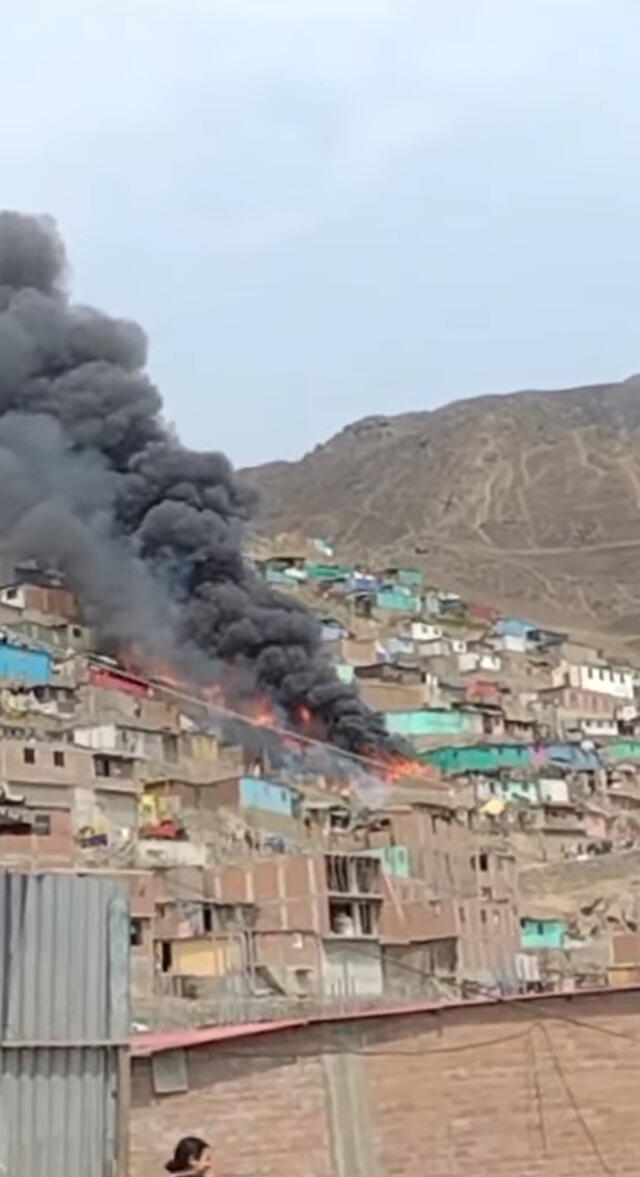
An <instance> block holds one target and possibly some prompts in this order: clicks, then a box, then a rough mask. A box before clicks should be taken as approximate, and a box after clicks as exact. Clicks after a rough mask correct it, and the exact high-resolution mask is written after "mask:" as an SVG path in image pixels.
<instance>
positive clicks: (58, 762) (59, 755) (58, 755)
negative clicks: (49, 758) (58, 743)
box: [53, 752, 64, 768]
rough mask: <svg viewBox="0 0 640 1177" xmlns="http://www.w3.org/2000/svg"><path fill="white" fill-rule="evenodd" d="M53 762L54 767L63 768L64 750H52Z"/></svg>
mask: <svg viewBox="0 0 640 1177" xmlns="http://www.w3.org/2000/svg"><path fill="white" fill-rule="evenodd" d="M53 763H54V764H55V766H56V768H64V752H54V753H53Z"/></svg>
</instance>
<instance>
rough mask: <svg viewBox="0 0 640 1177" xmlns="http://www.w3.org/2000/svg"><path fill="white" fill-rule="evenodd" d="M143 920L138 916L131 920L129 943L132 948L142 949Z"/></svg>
mask: <svg viewBox="0 0 640 1177" xmlns="http://www.w3.org/2000/svg"><path fill="white" fill-rule="evenodd" d="M142 939H143V935H142V920H141V919H139V918H138V917H137V916H132V917H131V919H130V920H129V943H130V944H131V947H132V948H141V947H142Z"/></svg>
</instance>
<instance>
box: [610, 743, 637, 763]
mask: <svg viewBox="0 0 640 1177" xmlns="http://www.w3.org/2000/svg"><path fill="white" fill-rule="evenodd" d="M605 755H607V756H608V757H609V758H610V759H611V760H640V740H612V741H611V743H610V744H607V746H606V748H605Z"/></svg>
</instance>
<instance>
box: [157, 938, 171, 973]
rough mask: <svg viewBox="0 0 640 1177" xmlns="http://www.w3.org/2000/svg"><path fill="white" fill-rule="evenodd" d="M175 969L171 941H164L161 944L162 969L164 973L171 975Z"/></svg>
mask: <svg viewBox="0 0 640 1177" xmlns="http://www.w3.org/2000/svg"><path fill="white" fill-rule="evenodd" d="M172 967H173V952H172V950H171V941H170V940H162V941H161V943H160V968H161V969H162V972H163V973H170V972H171V969H172Z"/></svg>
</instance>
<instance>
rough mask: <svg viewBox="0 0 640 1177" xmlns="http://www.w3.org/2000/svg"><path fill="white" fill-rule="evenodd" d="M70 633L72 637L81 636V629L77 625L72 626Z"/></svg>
mask: <svg viewBox="0 0 640 1177" xmlns="http://www.w3.org/2000/svg"><path fill="white" fill-rule="evenodd" d="M71 633H72V634H73V636H74V638H81V637H82V630H81V629H80V626H79V625H74V626H72V627H71Z"/></svg>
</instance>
